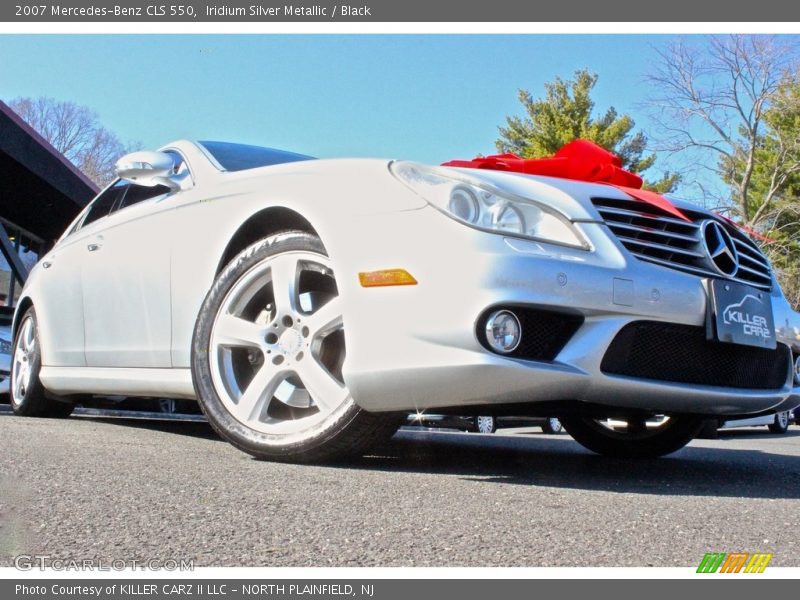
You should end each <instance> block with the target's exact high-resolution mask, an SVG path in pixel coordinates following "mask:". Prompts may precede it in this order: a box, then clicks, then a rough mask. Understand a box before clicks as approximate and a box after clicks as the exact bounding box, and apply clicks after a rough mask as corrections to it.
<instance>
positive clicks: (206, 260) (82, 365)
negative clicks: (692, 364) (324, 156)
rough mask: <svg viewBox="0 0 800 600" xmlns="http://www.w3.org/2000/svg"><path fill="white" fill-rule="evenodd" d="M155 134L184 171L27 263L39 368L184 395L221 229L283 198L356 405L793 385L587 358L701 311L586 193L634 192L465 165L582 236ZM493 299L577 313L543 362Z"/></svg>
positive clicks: (664, 404) (356, 177)
mask: <svg viewBox="0 0 800 600" xmlns="http://www.w3.org/2000/svg"><path fill="white" fill-rule="evenodd" d="M167 148H169V149H171V150H175V151H178V152H180V153H181V154H182V155H183V156H184V158H185V160H186V162H187V163H188V164H189V167H190V170H191V184H190V185H186V186H185V188H186V189H183V190H181V191H178V192H176V193H171V194H168V195H165V196H163V197H159V198H155V199H151V200H147V201H145V202H142V203H140V204H137V205H135V206H133V207H131V208H128V209H123V210H121V211H118V212H117V213H113V214H112V215H109V216H108V217H106V218H105V219H101V220H99V221H97V222H95V223H93V224H91V225H90V226H89V227H87V228H86V229H80V230H78V231H76V232H74V233H69V231H70V230H68V234H65V236H63V237H62V239H61V240H60V241H59V243H58V244H57V245H56V246H55V248H54V249H53V250H52V251H51V252H50V253H49V254H48V255H46V256H45V257H44V258H43V260H42V261H41V262H40V263H39V264H38V265H37V266H36V267H34V269H33V270H32V271H31V274H30V277H29V280H28V283H27V284H26V286H25V289H24V291H23V302H21V305H22V306H24V305H25V303H26V302H25V301H24V299H28V300H29V301H31V302H32V303H33V304H34V305H35V306H36V308H37V316H38V318H39V327H40V334H39V335H40V338H41V339H42V359H43V365H44V368H43V371H42V378H43V381H44V383H45V385H46V386H47V387H48V388H49V389H51V390H52V391H54V392H57V393H78V392H80V391H83V392H91V393H97V394H120V395H153V394H155V393H156V392H158V395H161V396H174V397H180V398H186V397H190V396H191V395H192V391H191V386H190V383H191V377H190V376H189V371H188V369H189V367H190V359H191V352H190V349H191V338H192V332H193V329H194V324H195V321H196V318H197V314H198V312H199V309H200V306H201V304H202V302H203V299H204V297H205V295H206V293H207V292H208V290H209V289H210V287H211V285H212V283H213V281H214V278H215V276H216V274H217V272H218V269H219V268H220V261H221V260H222V257H223V256H224V255H225V252H226V249H227V247H228V244H229V242H230V240H231V239H232V238H233V237H234V235H235V234H236V232H237V231H238V230H239V228H240V227H241V226H242V224H243V223H245V222H246V221H247V220H248V219H249V218H250V217H252V216H253V215H256V214H257V213H259V212H260V211H263V210H266V209H270V208H276V207H283V208H289V209H291V210H293V211H295V212H296V213H298V214H300V215H302V216H303V217H304V218H305V219H306V220H307V221H308V222H309V223H311V225H312V226H313V227H314V228H315V230H316V231H317V233H318V234H319V236H320V238H321V239H322V241H323V243H324V244H325V246H326V248H327V250H328V253H329V255H330V257H331V259H332V262H333V264H334V268H335V271H336V278H337V283H338V286H339V294H340V297H341V298H342V301H343V306H344V322H345V332H346V333H345V335H346V344H347V359H346V362H345V365H344V373H343V374H344V379H345V382H346V383H347V385H348V386H349V387H350V389H351V391H352V393H353V397H354V398H355V400H356V402H358V403H359V404H360V405H361V406H363V407H364V408H366V409H369V410H373V411H395V410H408V411H411V410H424V409H429V408H436V407H453V406H465V405H481V404H493V403H497V404H505V403H511V402H538V401H554V400H581V401H587V402H593V403H602V404H607V405H610V406H618V407H632V408H644V409H649V410H650V409H652V410H660V411H665V412H696V413H704V414H720V415H734V414H746V413H754V412H760V411H764V410H770V409H776V408H779V407H782V406H785V405H786V404H787V403H792V402H795V404H797V403H800V388H795V389H794V390H793V389H792V388H791V387H790V382H791V377H790V373H789V372H787V379H786V382H787V383H786V385H785V386H784V387H783V388H782V389H778V390H746V389H732V388H715V387H710V386H701V385H687V384H676V383H668V382H660V381H652V380H643V379H634V378H626V377H618V376H609V375H606V374H604V373H602V372H601V371H600V362H601V360H602V357H603V355H604V353H605V351H606V348H607V347H608V345H609V344H610V342H611V340H612V339H613V338H614V336H615V335H616V334H617V332H619V330H620V329H621V328H622V327H624V326H625V325H626V324H628V323H631V322H633V321H636V320H650V321H664V322H669V323H677V324H684V325H693V326H701V325H703V324H704V322H705V318H706V317H705V315H706V302H707V293H706V288H705V285H704V282H703V279H702V278H701V277H698V276H696V275H692V274H689V273H684V272H681V271H677V270H674V269H670V268H667V267H663V266H659V265H655V264H652V263H647V262H644V261H641V260H638V259H636V258H635V257H633V256H632V255H631V254H629V253H628V252H627V251H626V250H625V248H624V247H623V246H622V245H621V244H620V242H619V241H618V240H617V239H616V238H615V237H614V236H613V235H612V234H611V233H610V231H609V230H608V228H607V227H606V226H605V225H604V224H603V223H602V219H601V217H600V215H599V213H598V212H597V211H596V210H595V208H594V207H593V205H592V203H591V198H592V197H596V196H602V197H604V198H617V199H620V200H630V201H631V202H632V203H635V202H637V201H634V200H632V199H630V198H628V196H627V195H626V194H625V193H624V192H622V191H620V190H618V189H616V188H613V187H611V186H605V185H601V184H587V183H580V182H575V181H568V180H561V179H553V178H547V177H534V176H521V175H515V174H509V173H500V172H491V171H472V170H471V171H470V175H471V176H472V177H473V178H476V177H477V178H482V179H484V180H485V181H486V182H487V183H489V184H491V185H492V186H494V187H497V188H500V189H504V190H507V191H510V192H512V193H514V194H515V195H518V196H525V197H530V198H534V199H536V200H538V201H540V202H543V203H546V204H549V205H550V206H553V207H554V208H556V209H557V210H559V211H560V212H562V213H563V214H565V215H567V216H568V217H569V218H570V219H571V220H573V221H574V222H575V226H576V227H578V228H579V229H580V231H581V233H582V234H583V236H584V237H585V239H586V240H587V241H588V242H589V245H590V250H588V251H586V250H581V249H572V248H568V247H564V246H558V245H554V244H547V243H540V242H535V241H531V240H525V239H521V238H513V237H504V236H501V235H497V234H493V233H487V232H484V231H478V230H475V229H472V228H470V227H467V226H465V225H463V224H461V223H458V222H456V221H455V220H453V219H451V218H449V217H448V216H446V215H444V214H443V213H441V212H440V211H439V210H437V209H435V208H433V207H431V206H430V205H429V204H428V203H427V202H426V201H425V200H424V199H422V198H421V197H419V196H417V195H416V194H415V193H413V192H412V191H411V190H409V188H407V187H406V186H405V185H403V184H402V183H400V182H399V181H398V180H396V179H395V178H394V177H393V176H392V175H391V173H390V171H389V161H386V160H356V159H340V160H315V161H305V162H297V163H289V164H283V165H276V166H272V167H264V168H260V169H252V170H247V171H240V172H234V173H226V172H220V171H219V169H217V168H216V167H215V166H214V165H213V164H212V163H211V162H210V161H209V160H208V158H207V157H206V155H205V152H204V151H203V150H202V149H200V148H199V147H198V146H196V145H195V144H193V143H190V142H176V143H174V144H170V145H169V146H168V147H167ZM695 210H697V209H696V207H695ZM79 220H80V217H79V219H78V220H76V222H78V221H79ZM98 238H99V239H98ZM98 241H99V242H100V243H101V244H102V247H101V248H100V249H99V250H97V251H95V252H91V253H89V254H87V250H88V246H89V245H90V244H92V243H96V242H98ZM101 255H102V258H101ZM93 259H99V260H97V261H95V264H93V263H92V260H93ZM48 263H49V266H48V268H44V267H43V265H44V264H48ZM386 268H403V269H406V270H407V271H408V272H409V273H411V274H412V275H413V276H414V277H415V278H416V279H417V281H418V285H415V286H402V287H382V288H363V287H361V286H360V284H359V279H358V273H359V272H364V271H373V270H380V269H386ZM76 282H78V283H76ZM87 298H88V299H87ZM771 301H772V306H773V312H774V316H775V326H776V337H777V339H778V341H779V342H780V343H783V344H787V345H790V346H791V347H792V348H794V349H795V350H800V316H798V314H797V313H795V312H794V311H792V310H791V308H790V307H789V305H788V303H787V302H786V300H785V299H784V297H783V296H782V294H781V292H780V289H779V287H778V285H777V283H775V284H774V285H773V290H772V295H771ZM498 304H524V305H528V306H532V307H539V308H550V309H557V310H565V311H569V312H572V313H575V314H580V315H582V316H583V317H584V318H585V322H584V324H583V326H582V327H581V328H580V329H579V330H578V332H577V333H576V335H575V336H574V337H573V338H572V339H570V341H569V342H568V343H567V345H566V346H565V347H564V348H563V350H562V351H561V352H560V353H559V355H558V356H557V357H556V359H555V360H554V361H552V362H549V363H544V362H532V361H525V360H518V359H512V358H507V357H503V356H499V355H495V354H491V353H489V352H488V351H487V350H486V349H484V348H483V346H482V345H481V344H480V343H479V341H478V339H477V338H476V334H475V325H476V321H477V319H478V317H479V315H480V314H481V313H483V311H485V310H486V309H487V308H488V307H491V306H494V305H498ZM19 316H20V315H19V314H17V316H16V319H19ZM148 382H149V383H148Z"/></svg>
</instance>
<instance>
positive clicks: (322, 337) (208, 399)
mask: <svg viewBox="0 0 800 600" xmlns="http://www.w3.org/2000/svg"><path fill="white" fill-rule="evenodd" d="M344 359H345V335H344V321H343V317H342V305H341V301H340V299H339V294H338V288H337V284H336V277H335V274H334V271H333V267H332V264H331V261H330V259H329V258H328V256H327V254H326V252H325V249H324V247H323V245H322V242H321V241H320V240H319V239H318V238H317V237H315V236H312V235H309V234H307V233H304V232H300V231H289V232H284V233H281V234H278V235H275V236H272V237H269V238H266V239H263V240H261V241H259V242H257V243H255V244H253V245H252V246H250V247H249V248H247V249H245V250H244V251H243V252H241V253H240V254H239V255H238V256H237V257H236V258H234V259H233V260H232V261H231V263H230V264H229V265H228V266H227V267H226V268H225V269H224V270H223V271H222V273H221V274H220V275H219V276H218V278H217V280H216V282H215V283H214V285H213V287H212V288H211V291H210V292H209V293H208V295H207V296H206V299H205V301H204V302H203V306H202V308H201V310H200V314H199V316H198V320H197V324H196V326H195V332H194V339H193V344H192V372H193V378H194V385H195V389H196V392H197V397H198V399H199V401H200V405H201V407H202V409H203V412H204V413H205V415H206V417H207V418H208V420H209V422H210V423H211V424H212V426H213V427H214V428H215V429H216V430H217V432H218V433H219V434H220V435H221V436H222V437H223V438H225V439H226V440H228V441H229V442H231V443H232V444H233V445H234V446H236V447H238V448H239V449H241V450H243V451H245V452H247V453H249V454H251V455H253V456H255V457H257V458H262V459H272V460H284V461H293V462H312V461H322V460H327V459H332V458H336V457H340V456H343V455H348V454H357V453H361V452H363V451H365V450H366V449H368V448H369V447H370V446H372V445H373V444H374V443H376V442H378V441H380V440H383V439H388V438H389V437H390V436H391V435H392V434H393V433H394V431H396V429H397V427H398V426H399V425H400V421H401V419H399V418H398V417H397V415H394V414H388V415H385V414H376V413H369V412H366V411H364V410H363V409H361V408H360V407H359V406H358V405H357V404H356V403H355V402H354V400H353V397H352V395H351V394H350V391H349V389H348V388H347V385H346V384H345V382H344V379H343V376H342V366H343V364H344Z"/></svg>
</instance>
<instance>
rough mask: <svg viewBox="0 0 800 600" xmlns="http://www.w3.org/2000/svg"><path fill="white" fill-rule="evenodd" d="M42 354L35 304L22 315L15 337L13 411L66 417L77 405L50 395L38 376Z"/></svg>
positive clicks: (34, 415) (12, 383)
mask: <svg viewBox="0 0 800 600" xmlns="http://www.w3.org/2000/svg"><path fill="white" fill-rule="evenodd" d="M41 369H42V353H41V345H40V343H39V329H38V324H37V321H36V311H34V310H33V307H31V308H29V309H28V310H27V312H26V313H25V314H24V315H22V319H20V322H19V327H18V328H17V335H16V336H15V338H14V354H13V355H12V357H11V381H10V382H9V388H10V391H11V393H10V394H9V396H10V398H11V408H12V410H13V411H14V414H16V415H20V416H24V417H53V418H63V417H68V416H69V415H70V414H72V411H73V409H74V408H75V406H74V404H72V403H71V402H66V401H64V402H62V401H59V400H56V399H55V398H53V397H51V396H49V395H48V394H47V392H46V391H45V389H44V386H43V385H42V382H41V380H40V379H39V372H40V371H41Z"/></svg>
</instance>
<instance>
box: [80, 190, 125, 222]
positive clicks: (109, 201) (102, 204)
mask: <svg viewBox="0 0 800 600" xmlns="http://www.w3.org/2000/svg"><path fill="white" fill-rule="evenodd" d="M127 188H128V183H127V182H125V181H122V180H120V181H117V182H116V183H115V184H114V185H112V186H111V187H110V188H108V189H107V190H106V191H105V192H103V193H102V194H100V195H99V196H98V197H97V198H95V200H94V202H92V205H91V206H90V207H89V212H87V213H86V216H85V217H84V218H83V221H82V222H81V225H80V228H83V227H86V226H87V225H88V224H89V223H94V222H95V221H97V220H98V219H102V218H103V217H105V216H106V215H108V213H110V212H111V211H112V210H113V209H114V206H115V205H116V203H117V200H119V198H120V197H121V196H122V195H123V194H124V193H125V191H126V190H127Z"/></svg>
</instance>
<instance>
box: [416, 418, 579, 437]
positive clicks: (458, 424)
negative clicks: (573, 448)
mask: <svg viewBox="0 0 800 600" xmlns="http://www.w3.org/2000/svg"><path fill="white" fill-rule="evenodd" d="M407 424H408V425H419V426H422V427H443V428H447V429H458V430H461V431H470V432H474V433H494V432H495V431H497V430H498V429H501V428H511V427H541V428H542V431H543V432H544V433H550V434H555V433H561V432H562V431H563V430H564V428H563V426H562V425H561V421H559V420H558V419H557V418H556V417H510V416H509V417H507V416H493V415H479V416H464V415H437V414H431V415H429V414H424V413H412V414H410V415H408V421H407Z"/></svg>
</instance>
